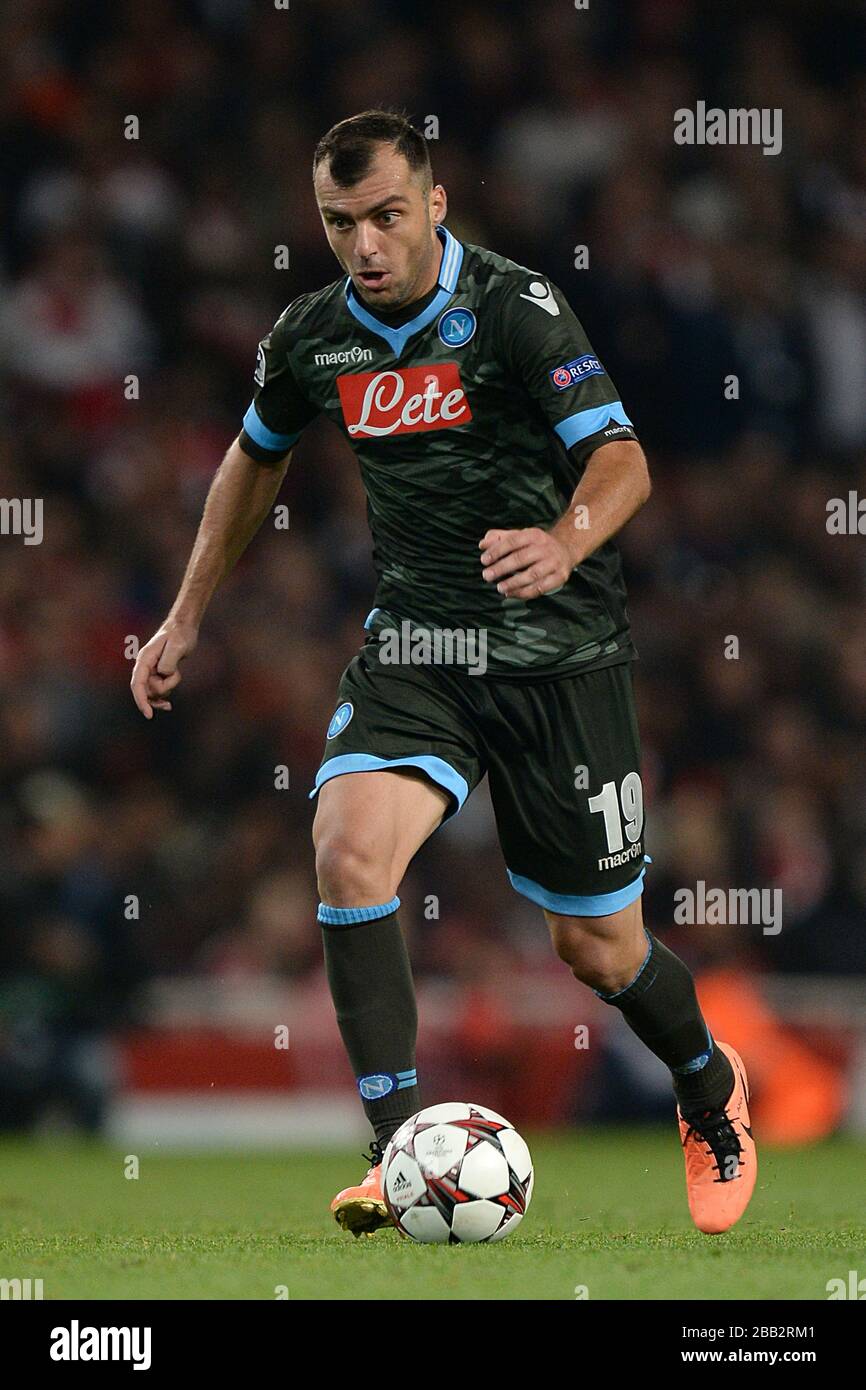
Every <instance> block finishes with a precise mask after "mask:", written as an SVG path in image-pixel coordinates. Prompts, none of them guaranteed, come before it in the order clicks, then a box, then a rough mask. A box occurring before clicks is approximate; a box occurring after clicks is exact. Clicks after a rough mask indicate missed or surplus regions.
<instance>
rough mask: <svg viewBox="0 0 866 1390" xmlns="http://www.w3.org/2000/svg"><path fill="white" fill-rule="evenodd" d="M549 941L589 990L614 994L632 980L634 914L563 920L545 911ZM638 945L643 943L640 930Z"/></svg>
mask: <svg viewBox="0 0 866 1390" xmlns="http://www.w3.org/2000/svg"><path fill="white" fill-rule="evenodd" d="M544 915H545V917H546V919H547V925H548V927H549V929H550V935H551V940H552V942H553V945H554V949H555V950H556V953H557V955H558V956H559V958H560V960H563V961H564V962H565V964H566V965H567V966H568V967H569V968H570V970H571V972H572V974H573V975H574V976H575V977H576V978H577V979H578V980H580V981H581V982H582V983H583V984H586V985H589V986H590V988H591V989H597V990H599V991H600V992H601V993H602V994H614V993H616V991H617V990H619V989H623V988H625V986H626V985H627V984H628V983H629V982H630V981H631V980H632V979H633V978H634V976H635V974H636V966H635V961H636V960H637V952H638V950H640V949H642V947H640V946H636V941H635V932H634V925H635V923H634V914H633V913H628V914H623V913H614V914H611V915H610V916H603V917H566V916H562V915H560V914H559V913H555V912H545V914H544ZM640 939H641V942H643V941H644V937H643V931H642V928H641V938H640Z"/></svg>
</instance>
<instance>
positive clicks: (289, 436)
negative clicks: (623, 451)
mask: <svg viewBox="0 0 866 1390" xmlns="http://www.w3.org/2000/svg"><path fill="white" fill-rule="evenodd" d="M437 230H438V234H439V236H440V238H441V240H442V242H443V254H442V265H441V269H440V273H439V285H438V289H437V290H436V291H435V293H433V294H432V296H428V297H427V299H426V300H422V301H420V302H419V304H420V306H421V307H420V309H419V312H418V313H417V314H416V315H415V317H413V318H410V319H409V321H408V322H406V323H403V324H402V325H401V326H400V327H394V326H393V321H394V316H392V323H391V325H389V323H388V322H387V320H386V318H385V316H383V317H381V318H380V317H377V316H375V315H374V314H372V313H371V312H370V311H369V310H368V309H367V308H365V307H364V305H363V304H362V303H361V302H360V301H359V300H358V299H357V297H356V296H355V294H354V291H353V289H352V285H351V280H345V279H341V280H338V281H335V282H334V283H333V284H331V285H328V286H327V287H326V288H325V289H323V290H319V291H317V292H315V293H312V294H303V295H301V296H300V297H299V298H298V299H296V300H294V301H293V302H292V303H291V304H290V305H289V306H288V308H287V309H286V310H285V311H284V312H283V313H282V314H281V316H280V318H279V319H278V320H277V322H276V324H275V325H274V327H273V329H272V330H271V332H270V333H269V334H268V336H267V337H266V338H265V339H264V340H263V341H262V343H261V344H260V345H259V353H258V362H257V366H256V373H255V381H256V391H255V395H254V398H253V402H252V404H251V405H250V408H249V410H248V411H247V414H246V416H245V418H244V428H243V431H242V433H241V446H242V448H243V449H244V450H245V451H246V452H247V453H249V454H250V456H251V457H253V458H255V459H258V460H260V461H269V460H277V459H280V458H282V457H284V455H285V454H286V453H287V451H288V450H289V449H290V448H291V446H292V445H293V444H294V442H295V440H296V439H297V438H298V435H299V434H300V432H301V431H302V430H303V428H304V426H305V425H307V424H308V423H309V421H311V420H312V419H313V418H314V417H315V416H317V415H319V414H320V413H324V414H325V415H327V416H329V417H330V419H332V420H333V421H334V422H335V424H336V425H337V426H338V428H339V429H340V430H341V431H342V432H343V434H344V435H345V436H346V438H347V439H348V441H349V443H350V444H351V446H352V448H353V449H354V451H355V453H356V455H357V457H358V461H359V463H360V467H361V474H362V477H363V481H364V486H365V489H366V492H367V499H368V516H369V521H370V528H371V531H372V535H373V546H374V550H373V556H374V564H375V567H376V572H377V575H378V577H379V583H378V587H377V590H376V596H375V604H376V608H375V609H374V614H375V617H373V616H372V615H371V619H370V620H368V625H369V626H370V627H371V629H372V630H373V631H374V632H375V631H376V626H377V625H379V626H381V625H382V624H383V623H385V624H392V622H394V621H396V622H401V621H402V620H408V621H409V623H410V624H414V625H417V626H420V627H423V628H427V629H434V630H435V629H450V630H461V631H471V632H475V633H478V632H483V633H484V634H486V653H487V657H486V660H487V671H488V674H489V675H490V676H496V677H500V676H505V677H507V676H509V675H511V676H521V675H522V676H524V677H526V678H532V679H537V678H539V677H540V676H543V675H547V674H559V673H560V672H562V673H565V672H566V671H568V672H570V671H574V670H577V669H590V668H591V667H593V666H601V665H607V664H612V663H614V662H616V661H622V660H624V659H625V660H627V659H629V657H630V656H631V655H632V654H633V652H632V648H631V644H630V640H629V635H628V620H627V616H626V609H625V590H624V586H623V582H622V574H621V569H620V562H619V555H618V552H617V549H616V547H615V546H614V545H613V544H612V543H611V542H607V543H606V544H605V545H603V546H601V547H600V548H599V549H598V550H597V551H596V552H595V554H594V555H592V556H590V557H589V559H587V560H586V561H584V563H583V564H581V565H579V566H578V567H577V569H576V570H574V572H573V573H572V574H571V576H570V578H569V579H568V581H567V582H566V584H565V585H563V587H562V588H561V589H559V590H557V592H556V593H553V594H548V595H545V596H543V597H541V598H537V599H532V600H530V601H528V602H527V601H524V600H522V599H514V598H505V597H503V596H502V595H501V594H499V593H497V591H496V587H495V585H494V584H489V583H486V582H485V581H484V580H483V579H482V577H481V569H482V567H481V563H480V559H479V556H480V551H479V548H478V542H479V541H480V539H481V537H482V536H483V535H484V534H485V532H486V531H487V530H489V529H490V528H491V527H497V528H502V529H511V528H516V527H527V526H542V527H549V526H550V525H552V524H553V523H554V522H555V521H556V520H557V519H558V518H559V517H560V516H562V514H563V513H564V511H565V509H566V507H567V505H568V503H569V501H570V499H571V496H572V493H573V492H574V489H575V487H576V486H577V483H578V481H579V479H580V475H581V471H582V468H583V466H584V464H585V462H586V459H587V458H588V457H589V455H590V454H591V453H592V451H593V449H596V448H598V447H599V445H601V444H605V443H608V442H610V441H611V440H620V439H634V438H635V434H634V431H633V429H632V427H631V422H630V420H629V418H628V416H627V415H626V413H625V411H624V409H623V407H622V404H621V402H620V401H619V400H618V398H617V393H616V389H615V388H614V385H613V383H612V381H611V380H610V378H609V377H608V375H607V373H606V372H605V370H604V368H603V367H602V365H601V363H600V362H599V361H598V358H597V357H596V356H595V354H594V353H593V351H592V348H591V347H590V344H589V342H588V340H587V337H586V334H585V333H584V331H583V329H582V327H581V325H580V323H579V322H578V320H577V318H576V317H575V315H574V313H573V312H572V310H571V308H570V307H569V305H568V303H567V302H566V300H565V298H564V297H563V295H562V293H561V292H560V290H559V289H557V287H556V286H555V285H552V284H551V283H550V281H549V280H548V279H547V278H546V277H545V276H543V275H541V274H539V273H537V272H534V271H530V270H527V269H526V268H525V267H524V266H520V265H516V264H515V263H514V262H513V261H510V260H507V259H506V258H505V257H504V256H498V255H496V254H495V253H494V252H492V251H488V250H485V249H484V248H483V247H480V246H468V245H462V244H461V243H460V242H458V241H457V240H456V239H455V238H454V237H453V236H452V235H451V234H450V232H448V231H447V230H446V229H445V228H444V227H440V228H438V229H437Z"/></svg>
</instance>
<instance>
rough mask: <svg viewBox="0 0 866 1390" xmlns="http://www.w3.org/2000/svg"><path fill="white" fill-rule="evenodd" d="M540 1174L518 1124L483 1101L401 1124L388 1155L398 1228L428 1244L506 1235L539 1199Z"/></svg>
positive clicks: (437, 1108)
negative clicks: (537, 1177)
mask: <svg viewBox="0 0 866 1390" xmlns="http://www.w3.org/2000/svg"><path fill="white" fill-rule="evenodd" d="M533 1181H534V1173H533V1169H532V1159H531V1158H530V1155H529V1149H528V1148H527V1146H526V1143H525V1141H524V1140H523V1139H522V1138H521V1137H520V1135H519V1134H518V1133H517V1130H516V1129H515V1128H514V1126H513V1125H510V1124H509V1123H508V1121H507V1120H505V1119H503V1118H502V1116H501V1115H497V1114H496V1111H495V1110H487V1109H485V1107H484V1106H483V1105H469V1104H464V1103H462V1102H460V1101H449V1102H446V1103H445V1104H444V1105H430V1106H428V1107H427V1108H426V1109H425V1110H419V1111H418V1114H417V1115H413V1116H412V1118H411V1119H410V1120H406V1121H405V1123H404V1124H402V1125H401V1126H400V1128H399V1129H398V1130H397V1132H396V1134H395V1135H394V1137H393V1138H392V1140H391V1142H390V1143H389V1144H388V1146H387V1148H386V1149H385V1154H384V1157H383V1159H382V1190H383V1192H384V1195H385V1202H386V1204H387V1206H388V1210H389V1212H390V1213H391V1216H392V1217H393V1219H394V1222H395V1224H396V1226H397V1229H398V1231H399V1232H400V1234H401V1235H403V1236H408V1237H409V1239H410V1240H417V1241H420V1242H421V1243H422V1244H428V1245H465V1244H468V1243H471V1242H476V1241H494V1240H502V1238H503V1237H504V1236H507V1235H509V1234H510V1232H512V1231H515V1230H516V1229H517V1227H518V1226H519V1225H520V1223H521V1221H522V1220H523V1217H524V1215H525V1214H526V1211H527V1208H528V1207H529V1202H530V1199H531V1197H532V1184H533Z"/></svg>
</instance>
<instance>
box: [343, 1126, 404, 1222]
mask: <svg viewBox="0 0 866 1390" xmlns="http://www.w3.org/2000/svg"><path fill="white" fill-rule="evenodd" d="M362 1157H363V1158H366V1159H367V1161H368V1162H369V1164H370V1167H369V1168H368V1170H367V1176H366V1177H365V1178H364V1180H363V1182H361V1183H359V1185H358V1186H357V1187H344V1188H343V1191H342V1192H338V1193H337V1195H336V1197H335V1198H334V1200H333V1202H332V1203H331V1211H332V1212H333V1213H334V1219H335V1220H336V1222H337V1223H338V1225H340V1226H342V1228H343V1230H344V1231H351V1232H352V1235H353V1236H371V1235H372V1234H373V1232H374V1231H378V1230H379V1228H380V1226H393V1224H394V1222H393V1221H392V1220H391V1215H390V1212H389V1211H388V1208H387V1206H386V1205H385V1197H384V1195H383V1192H382V1149H381V1147H380V1145H379V1144H377V1143H376V1142H375V1141H374V1142H373V1143H372V1144H371V1145H370V1152H369V1153H368V1154H363V1155H362Z"/></svg>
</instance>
